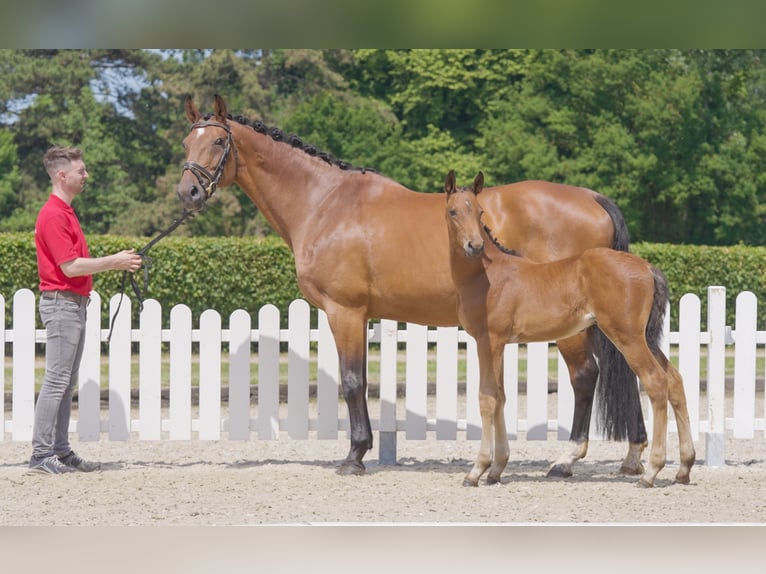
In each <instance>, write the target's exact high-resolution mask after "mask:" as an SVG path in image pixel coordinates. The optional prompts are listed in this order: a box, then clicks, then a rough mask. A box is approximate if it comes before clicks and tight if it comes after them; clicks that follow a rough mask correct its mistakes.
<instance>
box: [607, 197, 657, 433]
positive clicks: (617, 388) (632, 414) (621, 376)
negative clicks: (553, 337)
mask: <svg viewBox="0 0 766 574" xmlns="http://www.w3.org/2000/svg"><path fill="white" fill-rule="evenodd" d="M595 199H596V201H597V202H598V204H599V205H600V206H601V207H602V208H603V209H604V211H606V212H607V213H608V214H609V217H610V218H611V219H612V223H613V226H614V240H613V243H612V249H615V250H617V251H629V247H630V235H629V233H628V228H627V226H626V225H625V218H624V217H623V215H622V211H620V208H619V207H618V206H617V204H616V203H615V202H614V201H613V200H611V199H610V198H608V197H606V196H605V195H600V194H596V196H595ZM655 281H656V280H655ZM655 295H656V293H655ZM663 311H664V308H663ZM650 322H651V321H650ZM661 327H662V325H661V324H660V328H661ZM647 328H648V326H647ZM593 339H594V350H593V352H594V354H595V355H596V358H598V369H599V375H598V382H597V384H596V393H597V396H598V403H597V404H598V405H599V408H598V419H597V421H596V422H597V428H599V429H600V430H601V431H602V432H603V433H604V434H605V435H606V437H607V438H609V439H611V440H625V439H626V438H627V439H629V440H630V442H633V443H640V442H645V441H646V428H645V427H644V418H643V414H642V412H641V397H640V395H639V393H638V379H637V377H636V375H635V373H633V371H632V370H631V369H630V367H629V366H628V363H627V362H626V361H625V357H623V356H622V353H620V351H619V350H618V349H617V347H615V346H614V344H613V343H612V342H611V341H610V340H609V339H608V338H607V336H606V335H604V333H603V332H602V331H601V329H598V328H595V329H594V337H593Z"/></svg>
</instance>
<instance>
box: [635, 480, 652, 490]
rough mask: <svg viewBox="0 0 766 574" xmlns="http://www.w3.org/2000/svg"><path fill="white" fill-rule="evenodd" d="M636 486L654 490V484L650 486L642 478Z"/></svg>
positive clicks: (649, 483)
mask: <svg viewBox="0 0 766 574" xmlns="http://www.w3.org/2000/svg"><path fill="white" fill-rule="evenodd" d="M636 486H638V488H654V484H652V483H651V482H649V481H648V480H644V479H643V478H640V479H639V480H638V482H637V483H636Z"/></svg>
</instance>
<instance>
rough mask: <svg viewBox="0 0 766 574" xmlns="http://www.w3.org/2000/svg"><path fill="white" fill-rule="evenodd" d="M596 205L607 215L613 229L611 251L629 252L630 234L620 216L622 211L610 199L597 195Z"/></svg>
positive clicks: (623, 218)
mask: <svg viewBox="0 0 766 574" xmlns="http://www.w3.org/2000/svg"><path fill="white" fill-rule="evenodd" d="M595 198H596V203H598V204H599V205H600V206H601V207H602V208H603V209H604V211H606V212H607V214H609V217H610V218H611V220H612V225H613V227H614V240H613V241H612V249H616V250H617V251H629V248H630V234H629V233H628V226H627V225H625V217H624V216H623V215H622V211H620V208H619V207H618V206H617V204H616V203H615V202H614V200H612V199H611V198H609V197H607V196H605V195H601V194H600V193H597V194H596V196H595Z"/></svg>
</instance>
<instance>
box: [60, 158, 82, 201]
mask: <svg viewBox="0 0 766 574" xmlns="http://www.w3.org/2000/svg"><path fill="white" fill-rule="evenodd" d="M59 176H60V177H61V178H62V179H63V183H62V186H63V187H64V189H65V190H66V191H68V192H69V193H71V194H72V195H77V194H78V193H81V192H82V190H83V188H84V187H85V180H87V179H88V171H87V170H86V169H85V162H83V161H82V160H81V159H77V160H74V161H72V162H70V163H69V167H67V168H66V169H63V170H61V171H60V172H59Z"/></svg>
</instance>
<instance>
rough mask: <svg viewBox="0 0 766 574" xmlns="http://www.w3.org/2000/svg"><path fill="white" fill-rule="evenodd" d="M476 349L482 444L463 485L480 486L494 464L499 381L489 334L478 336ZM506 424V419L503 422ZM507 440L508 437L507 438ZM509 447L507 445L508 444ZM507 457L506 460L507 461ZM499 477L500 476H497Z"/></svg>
mask: <svg viewBox="0 0 766 574" xmlns="http://www.w3.org/2000/svg"><path fill="white" fill-rule="evenodd" d="M476 350H477V353H478V355H479V414H480V415H481V445H480V446H479V454H478V455H477V457H476V460H475V461H474V463H473V468H471V470H470V471H469V472H468V474H466V476H465V478H464V479H463V486H478V485H479V479H480V478H481V476H482V475H483V474H484V472H485V471H486V470H487V469H488V468H489V466H490V464H492V454H493V451H494V450H495V440H494V438H495V436H496V433H495V432H494V424H495V421H496V413H497V403H498V394H497V383H496V378H495V376H494V375H493V372H492V371H493V365H494V364H495V361H494V360H493V357H492V352H491V351H490V345H489V342H488V340H487V336H486V335H485V336H480V337H477V338H476ZM502 424H503V426H505V423H504V421H503V422H502ZM505 441H506V442H507V437H506V438H505ZM506 448H507V445H506ZM507 460H508V459H507V457H506V462H507ZM497 478H499V476H498V477H497Z"/></svg>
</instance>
